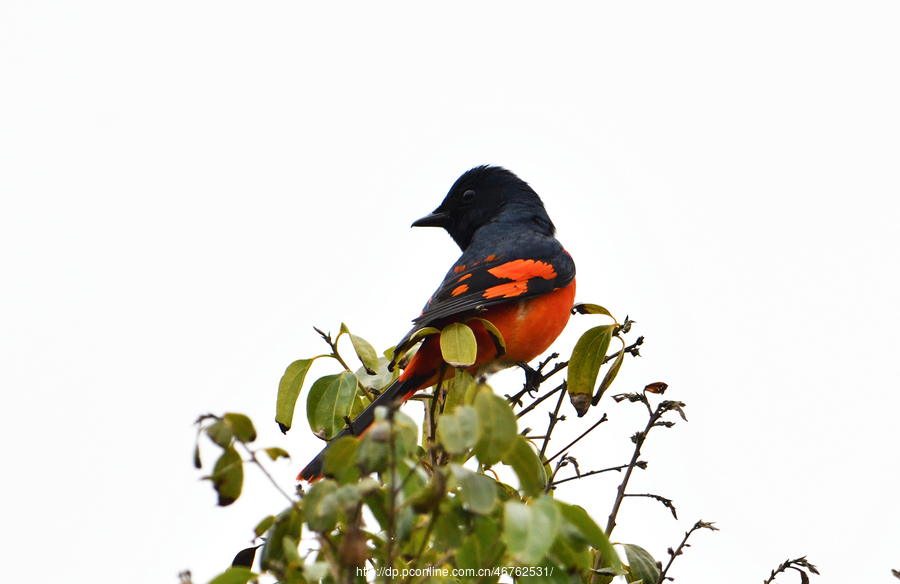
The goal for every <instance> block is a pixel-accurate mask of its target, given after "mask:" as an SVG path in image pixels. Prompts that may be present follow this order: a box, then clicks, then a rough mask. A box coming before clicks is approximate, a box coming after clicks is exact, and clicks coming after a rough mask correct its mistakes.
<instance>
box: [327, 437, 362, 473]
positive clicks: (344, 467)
mask: <svg viewBox="0 0 900 584" xmlns="http://www.w3.org/2000/svg"><path fill="white" fill-rule="evenodd" d="M358 445H359V440H357V439H356V438H354V437H353V436H343V437H341V438H338V439H337V440H334V441H333V442H331V443H330V444H329V445H328V450H326V451H325V464H324V466H323V469H324V471H325V474H326V475H327V476H330V477H334V478H335V479H336V480H337V481H338V482H340V483H341V484H346V483H355V482H356V481H357V480H359V467H358V466H357V465H356V449H357V446H358Z"/></svg>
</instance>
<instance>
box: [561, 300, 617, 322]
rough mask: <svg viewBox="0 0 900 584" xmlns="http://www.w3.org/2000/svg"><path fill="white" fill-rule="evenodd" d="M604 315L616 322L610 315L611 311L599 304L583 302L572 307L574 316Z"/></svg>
mask: <svg viewBox="0 0 900 584" xmlns="http://www.w3.org/2000/svg"><path fill="white" fill-rule="evenodd" d="M576 312H577V313H578V314H603V315H606V316H608V317H610V318H611V319H613V320H616V317H614V316H613V315H612V313H610V311H608V310H606V309H605V308H603V307H602V306H600V305H599V304H586V303H583V302H579V303H578V304H576V305H575V306H573V307H572V314H575V313H576Z"/></svg>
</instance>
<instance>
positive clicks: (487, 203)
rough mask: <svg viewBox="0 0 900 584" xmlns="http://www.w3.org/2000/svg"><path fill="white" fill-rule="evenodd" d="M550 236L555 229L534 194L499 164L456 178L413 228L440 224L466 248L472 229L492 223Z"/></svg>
mask: <svg viewBox="0 0 900 584" xmlns="http://www.w3.org/2000/svg"><path fill="white" fill-rule="evenodd" d="M504 221H505V222H510V223H514V224H516V225H517V226H519V227H521V228H525V229H537V230H539V231H541V232H542V233H546V234H547V235H553V233H554V232H555V229H554V227H553V223H552V222H551V221H550V217H549V216H548V215H547V212H546V211H545V210H544V204H543V203H542V202H541V199H540V197H538V195H537V193H535V192H534V190H533V189H532V188H531V187H530V186H528V184H527V183H526V182H525V181H523V180H522V179H520V178H519V177H517V176H516V175H514V174H513V173H512V172H510V171H508V170H506V169H505V168H501V167H499V166H477V167H475V168H473V169H472V170H469V171H467V172H465V173H464V174H463V175H462V176H461V177H459V178H458V179H456V182H455V183H453V186H452V187H450V192H449V193H447V196H446V197H445V198H444V200H443V202H442V203H441V204H440V206H439V207H438V208H437V209H435V210H434V212H433V213H431V214H430V215H428V216H426V217H422V218H421V219H419V220H418V221H416V222H415V223H413V224H412V226H413V227H443V228H444V229H446V230H447V233H449V234H450V237H452V238H453V241H455V242H456V243H457V245H459V247H460V248H461V249H462V250H465V249H466V248H467V247H468V246H469V244H470V243H471V242H472V237H474V236H475V232H477V231H478V230H479V229H481V228H482V227H484V226H485V225H488V224H491V223H495V222H504Z"/></svg>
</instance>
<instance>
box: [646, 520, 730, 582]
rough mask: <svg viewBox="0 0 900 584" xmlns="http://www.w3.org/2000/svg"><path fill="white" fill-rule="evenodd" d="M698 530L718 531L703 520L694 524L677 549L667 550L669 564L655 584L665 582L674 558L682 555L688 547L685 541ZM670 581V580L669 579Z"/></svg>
mask: <svg viewBox="0 0 900 584" xmlns="http://www.w3.org/2000/svg"><path fill="white" fill-rule="evenodd" d="M698 529H710V530H712V531H719V528H718V527H714V526H713V524H712V523H711V522H706V521H703V520H700V521H698V522H697V523H695V524H694V526H693V527H692V528H691V529H690V530H689V531H687V532H685V534H684V539H682V540H681V543H680V544H678V547H677V548H675V551H672V548H669V563H668V564H666V567H665V569H664V570H663V571H662V572H660V573H659V579H658V580H657V581H656V583H657V584H662V583H663V582H665V580H666V574H667V573H668V572H669V568H671V567H672V562H674V561H675V558H677V557H678V556H680V555H681V554H683V553H684V548H686V547H690V546H689V545H687V540H688V538H689V537H690V536H691V534H692V533H694V532H695V531H697V530H698ZM670 580H671V578H670Z"/></svg>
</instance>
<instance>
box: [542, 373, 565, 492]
mask: <svg viewBox="0 0 900 584" xmlns="http://www.w3.org/2000/svg"><path fill="white" fill-rule="evenodd" d="M565 397H566V392H564V391H561V392H559V401H557V402H556V409H555V410H553V413H552V414H550V424H549V425H548V426H547V432H545V433H544V443H543V444H542V445H541V454H540V456H539V457H538V458H540V459H542V460H543V458H544V453H545V452H547V445H548V444H549V443H550V435H551V434H553V428H555V427H556V423H557V422H559V421H560V420H565V419H566V417H565V416H562V417H560V415H559V409H560V408H561V407H562V404H563V399H564V398H565ZM547 462H550V461H549V460H548V461H547ZM551 482H552V481H551ZM550 484H551V483H549V482H548V483H547V485H548V486H549V485H550Z"/></svg>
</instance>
